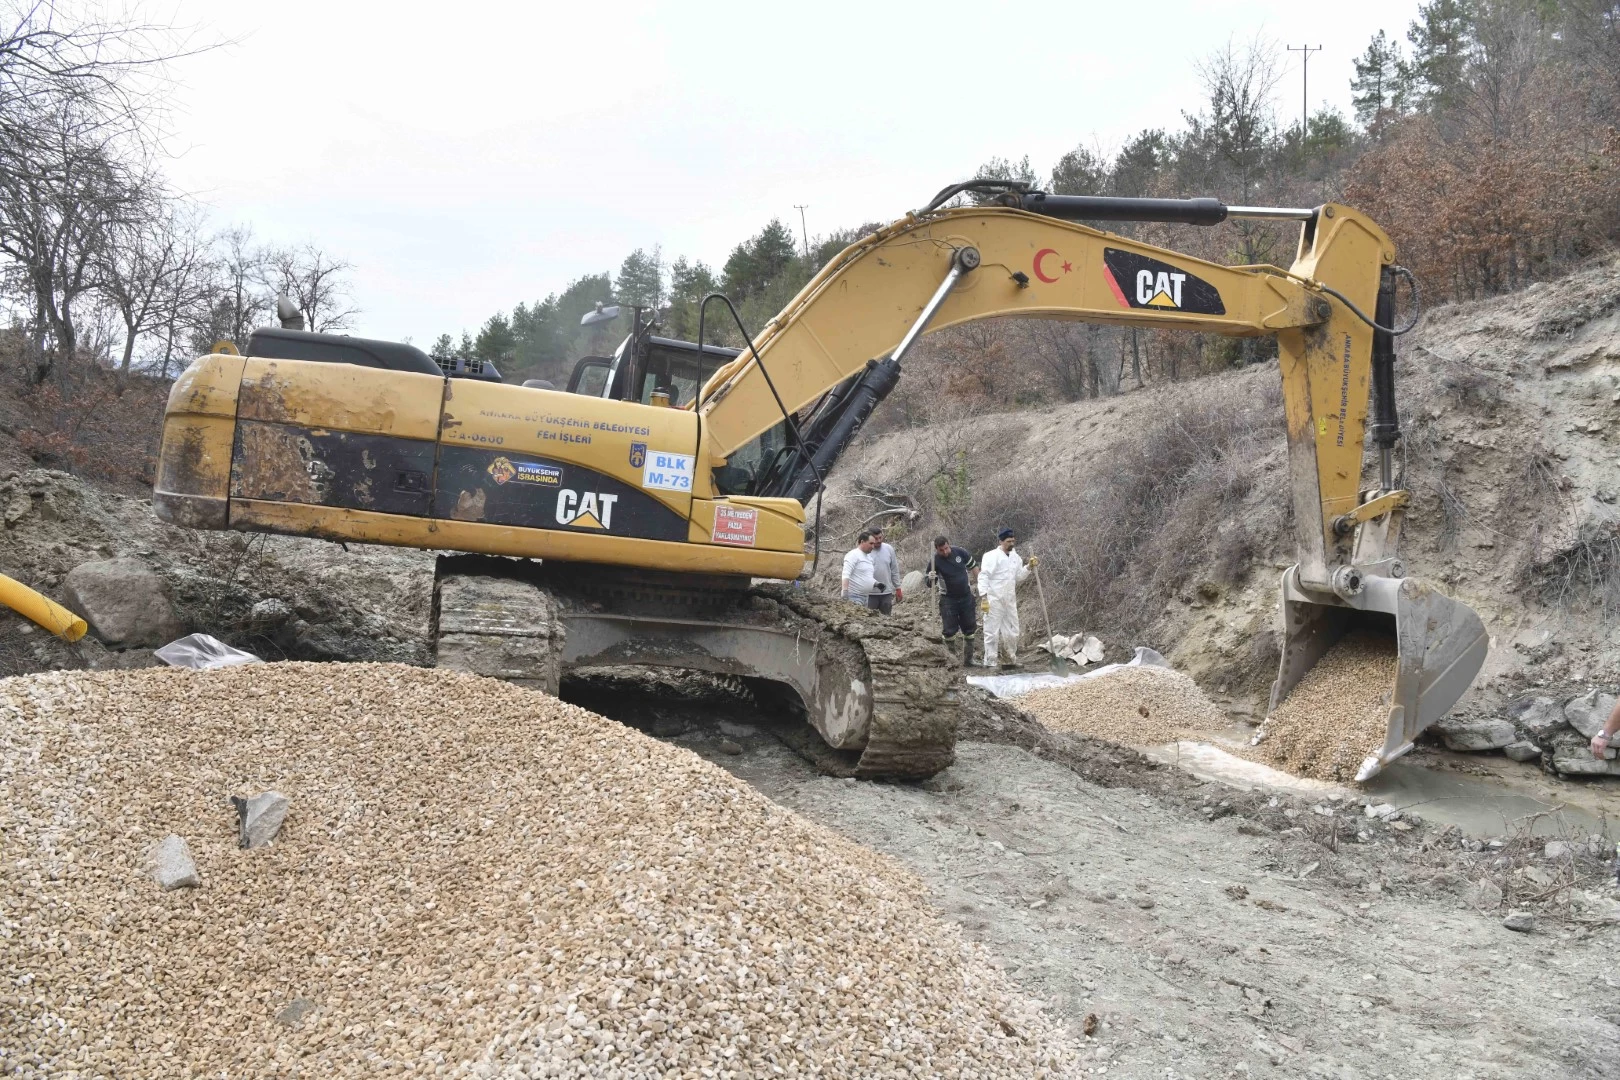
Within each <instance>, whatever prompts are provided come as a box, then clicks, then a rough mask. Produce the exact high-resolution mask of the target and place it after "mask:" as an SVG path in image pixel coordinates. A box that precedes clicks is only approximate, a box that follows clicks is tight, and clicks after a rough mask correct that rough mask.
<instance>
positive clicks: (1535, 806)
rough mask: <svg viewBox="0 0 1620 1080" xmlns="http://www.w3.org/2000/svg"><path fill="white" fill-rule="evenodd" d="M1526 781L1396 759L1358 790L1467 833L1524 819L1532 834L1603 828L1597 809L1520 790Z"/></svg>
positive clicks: (1497, 830)
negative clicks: (1474, 774)
mask: <svg viewBox="0 0 1620 1080" xmlns="http://www.w3.org/2000/svg"><path fill="white" fill-rule="evenodd" d="M1527 786H1528V785H1523V784H1519V783H1515V782H1513V781H1512V780H1511V779H1509V778H1507V777H1503V776H1492V777H1479V776H1462V775H1459V774H1457V773H1451V772H1440V771H1437V770H1434V769H1428V768H1424V767H1423V766H1422V765H1418V764H1413V763H1411V762H1406V761H1396V762H1393V763H1391V764H1389V765H1386V766H1384V769H1383V771H1382V772H1380V773H1379V774H1378V775H1377V776H1375V777H1373V778H1372V779H1371V780H1369V781H1367V783H1366V784H1364V785H1362V791H1363V793H1365V794H1367V795H1370V796H1372V797H1374V798H1376V799H1378V800H1379V801H1380V802H1388V803H1393V804H1394V805H1395V806H1397V807H1398V808H1400V809H1402V810H1406V809H1411V810H1413V811H1414V812H1416V813H1417V814H1419V815H1421V816H1422V817H1423V819H1424V820H1425V821H1434V822H1439V823H1441V824H1445V825H1456V826H1457V827H1458V828H1460V829H1462V831H1463V832H1465V833H1467V834H1468V835H1470V836H1477V837H1486V836H1503V835H1505V834H1508V833H1512V832H1514V831H1516V830H1517V829H1519V828H1522V827H1523V826H1525V825H1527V824H1528V825H1529V826H1530V832H1531V835H1533V836H1558V835H1561V834H1563V833H1566V832H1568V831H1569V830H1571V829H1574V830H1576V831H1578V832H1580V833H1582V834H1591V833H1600V832H1604V831H1605V828H1604V822H1603V820H1602V815H1600V814H1598V813H1594V812H1592V811H1591V810H1590V809H1588V808H1586V807H1585V806H1581V805H1578V804H1576V803H1573V802H1569V801H1565V800H1561V799H1551V798H1548V797H1546V795H1545V794H1543V793H1541V792H1533V791H1529V790H1525V788H1526V787H1527ZM1538 815H1539V816H1538ZM1611 821H1612V819H1611ZM1610 827H1611V828H1612V825H1611V826H1610Z"/></svg>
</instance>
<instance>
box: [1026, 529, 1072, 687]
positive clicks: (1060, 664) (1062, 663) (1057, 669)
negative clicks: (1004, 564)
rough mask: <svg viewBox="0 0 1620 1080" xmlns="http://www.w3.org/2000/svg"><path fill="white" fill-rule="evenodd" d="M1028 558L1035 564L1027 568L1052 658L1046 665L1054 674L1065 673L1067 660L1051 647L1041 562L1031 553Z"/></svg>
mask: <svg viewBox="0 0 1620 1080" xmlns="http://www.w3.org/2000/svg"><path fill="white" fill-rule="evenodd" d="M1030 560H1031V561H1032V562H1033V563H1034V564H1035V565H1033V566H1031V567H1030V568H1029V569H1030V572H1031V573H1033V574H1034V575H1035V594H1036V595H1037V596H1039V597H1040V598H1041V617H1042V618H1043V619H1045V620H1046V652H1047V655H1048V656H1050V657H1051V658H1052V662H1051V664H1050V665H1048V666H1050V667H1051V669H1052V674H1054V675H1067V674H1068V673H1069V662H1068V661H1067V660H1065V659H1063V657H1061V656H1059V655H1058V654H1057V651H1056V650H1055V649H1053V648H1052V613H1051V612H1049V611H1047V610H1046V589H1045V588H1044V587H1043V586H1042V585H1041V563H1040V560H1039V559H1036V558H1035V557H1034V556H1033V555H1031V556H1030Z"/></svg>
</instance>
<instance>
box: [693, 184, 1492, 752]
mask: <svg viewBox="0 0 1620 1080" xmlns="http://www.w3.org/2000/svg"><path fill="white" fill-rule="evenodd" d="M1246 212H1247V213H1248V214H1249V215H1250V216H1268V217H1292V218H1299V219H1300V221H1301V225H1300V238H1299V246H1298V250H1297V253H1296V256H1295V259H1294V263H1293V265H1292V266H1291V267H1290V268H1289V269H1288V270H1286V271H1284V270H1281V269H1279V268H1276V267H1271V266H1242V267H1228V266H1221V265H1217V264H1214V263H1209V262H1205V261H1203V260H1200V259H1194V258H1190V257H1188V256H1185V255H1180V254H1177V253H1175V252H1171V251H1166V250H1163V249H1160V248H1156V247H1153V246H1151V245H1148V244H1143V243H1139V242H1136V241H1132V240H1128V239H1124V238H1121V237H1118V236H1114V235H1111V234H1108V233H1105V232H1101V231H1099V230H1097V229H1094V228H1090V227H1087V226H1086V225H1083V224H1079V223H1078V222H1075V221H1069V220H1064V218H1065V217H1075V218H1082V219H1092V220H1095V219H1096V218H1098V217H1102V216H1113V217H1119V218H1130V219H1134V220H1144V219H1149V220H1174V221H1181V222H1185V223H1193V224H1208V223H1213V222H1214V221H1216V220H1220V219H1222V218H1224V217H1225V216H1226V215H1227V213H1228V208H1226V207H1222V206H1221V205H1220V204H1219V203H1216V202H1215V201H1214V200H1122V199H1093V198H1084V197H1075V198H1063V197H1054V196H1047V195H1042V194H1034V193H1025V192H1011V193H1008V194H1006V195H1004V196H1003V197H1002V204H997V205H991V206H983V207H966V208H959V209H951V210H934V211H931V212H925V213H920V214H913V215H910V216H908V217H906V218H904V219H902V220H900V221H897V222H895V223H894V224H892V225H889V226H887V227H886V228H884V229H881V230H879V231H878V232H875V233H873V234H871V235H869V236H867V237H864V238H863V239H861V240H859V241H857V242H856V243H855V244H852V245H851V246H850V247H849V248H847V249H846V250H845V251H843V252H842V253H840V254H839V255H838V257H837V258H835V259H834V260H833V261H832V262H831V263H829V264H828V265H827V267H826V268H825V269H823V270H822V271H821V273H819V274H818V275H817V276H816V277H815V278H814V279H813V280H812V281H811V282H810V283H809V284H807V285H806V286H805V287H804V289H803V290H802V291H801V292H800V293H799V294H798V295H797V296H796V297H795V298H794V299H793V301H792V302H791V303H790V304H788V306H787V307H786V308H785V309H784V310H783V311H782V312H781V314H779V315H778V316H777V317H776V318H774V319H773V320H772V321H771V322H770V323H769V324H767V325H766V326H765V327H764V328H763V329H762V330H761V332H760V333H759V335H758V336H757V338H756V339H755V342H754V347H753V349H752V350H751V351H745V352H744V353H742V354H741V355H740V356H738V357H737V358H736V359H735V360H734V361H732V362H731V363H730V364H728V365H727V366H726V367H724V368H722V369H721V370H719V371H717V372H716V373H715V375H714V376H713V378H712V379H711V380H710V381H709V384H708V385H707V386H706V387H705V388H704V392H703V394H702V396H701V398H700V402H701V404H700V409H701V411H702V414H703V417H704V430H705V437H706V449H707V452H708V453H707V456H708V461H709V462H710V464H711V465H715V466H722V467H723V466H724V465H725V464H726V461H727V458H728V455H730V454H733V453H735V452H736V451H737V450H738V449H739V448H741V447H743V446H744V445H745V444H747V443H748V441H749V440H751V439H754V438H757V437H758V436H759V435H760V434H761V432H763V431H765V430H766V429H767V428H769V427H771V426H773V425H775V424H776V423H778V422H785V414H786V413H790V412H793V411H795V410H798V409H802V408H804V407H805V406H806V405H808V404H810V403H811V402H813V401H815V400H816V399H817V398H818V397H819V396H820V395H822V394H823V393H824V392H825V391H826V390H827V388H828V387H833V386H838V385H840V383H842V382H843V381H845V380H859V379H860V378H861V375H860V373H861V371H862V369H863V368H866V369H867V370H868V371H872V372H874V373H878V374H883V375H884V376H885V377H884V378H883V380H882V383H883V385H884V386H892V385H893V383H894V382H895V381H897V378H898V365H899V361H900V359H901V358H902V356H903V355H904V353H905V351H906V350H907V349H908V348H909V347H910V345H911V344H912V343H913V342H914V341H915V340H916V339H917V338H918V337H919V336H920V335H921V334H922V333H924V332H926V331H929V330H937V329H941V328H944V327H947V326H952V325H957V324H960V323H965V322H971V321H974V320H978V319H990V318H1003V317H1019V318H1049V319H1063V320H1071V321H1081V322H1093V323H1108V324H1115V325H1121V326H1134V327H1160V328H1166V329H1179V330H1188V331H1197V332H1202V333H1213V334H1223V335H1228V336H1239V337H1243V336H1256V335H1264V334H1270V335H1274V336H1275V338H1276V340H1277V349H1278V356H1279V368H1280V373H1281V377H1282V384H1283V399H1284V412H1285V418H1286V422H1287V432H1288V461H1289V484H1290V496H1291V500H1292V503H1293V520H1294V523H1295V530H1296V549H1297V555H1298V562H1297V563H1296V564H1295V566H1293V567H1292V568H1290V569H1289V570H1288V571H1287V573H1286V574H1285V575H1284V579H1283V587H1282V593H1283V597H1282V598H1283V611H1284V622H1285V642H1284V647H1283V656H1282V662H1281V665H1280V669H1279V673H1278V678H1277V680H1276V682H1275V684H1274V685H1273V689H1272V701H1271V705H1272V709H1273V710H1275V708H1276V707H1277V706H1278V705H1279V704H1280V703H1281V702H1282V701H1283V700H1284V699H1286V698H1287V696H1288V695H1289V693H1291V692H1292V690H1293V689H1294V688H1295V687H1296V686H1297V685H1298V684H1299V682H1300V680H1301V679H1303V678H1304V676H1305V674H1306V673H1307V672H1309V671H1310V670H1311V668H1313V667H1314V666H1315V665H1316V663H1317V662H1318V661H1319V660H1320V659H1321V658H1322V657H1323V656H1324V655H1325V654H1326V652H1327V651H1328V650H1329V649H1330V648H1331V647H1332V646H1333V645H1334V644H1335V643H1336V642H1337V641H1338V640H1339V639H1341V638H1342V637H1343V636H1344V635H1345V634H1346V633H1348V632H1349V631H1350V630H1351V629H1353V628H1356V627H1359V626H1362V625H1365V624H1368V623H1374V624H1376V626H1377V629H1378V630H1379V631H1381V632H1383V633H1384V634H1385V635H1386V636H1388V637H1391V638H1393V639H1394V641H1395V642H1396V644H1397V648H1398V652H1399V668H1398V672H1399V673H1398V676H1397V679H1396V682H1395V685H1394V686H1393V687H1392V688H1391V691H1390V694H1389V702H1388V704H1389V709H1390V712H1389V717H1388V722H1387V725H1386V739H1385V742H1384V743H1383V745H1381V746H1379V747H1376V748H1374V749H1373V751H1372V752H1371V753H1370V754H1369V755H1368V756H1367V758H1366V760H1365V761H1364V762H1363V763H1362V765H1361V767H1360V768H1359V770H1358V779H1366V778H1368V777H1370V776H1371V775H1373V774H1374V773H1376V772H1377V771H1378V770H1379V769H1381V768H1382V767H1383V766H1384V765H1385V764H1387V763H1388V762H1389V761H1391V760H1393V759H1394V758H1396V757H1398V756H1400V755H1401V754H1403V753H1405V752H1406V751H1407V750H1409V749H1411V747H1412V745H1413V740H1414V739H1415V738H1416V736H1417V734H1418V733H1419V732H1421V731H1422V730H1423V729H1424V728H1426V727H1428V726H1429V725H1430V724H1432V723H1433V722H1434V721H1435V720H1437V719H1439V718H1440V717H1441V716H1442V715H1444V714H1445V713H1446V712H1447V711H1448V710H1449V709H1450V708H1451V706H1452V705H1453V704H1455V703H1456V701H1457V699H1458V698H1460V697H1461V696H1462V694H1463V693H1464V692H1465V691H1466V690H1467V688H1468V686H1469V685H1470V684H1471V682H1472V681H1473V678H1474V676H1475V675H1476V674H1477V673H1478V671H1479V669H1480V668H1481V666H1482V665H1483V663H1484V659H1485V653H1486V650H1487V644H1488V642H1487V637H1486V634H1485V631H1484V627H1483V625H1482V624H1481V622H1480V620H1479V617H1478V616H1477V615H1476V614H1475V613H1474V612H1473V611H1472V610H1471V609H1469V608H1468V607H1466V606H1464V605H1461V604H1458V603H1456V602H1454V601H1452V600H1450V599H1448V598H1446V597H1444V596H1441V595H1440V594H1439V593H1436V592H1435V591H1433V590H1432V589H1430V588H1428V587H1426V586H1424V585H1423V584H1421V583H1420V582H1417V581H1414V580H1410V579H1407V578H1406V576H1405V567H1404V564H1403V563H1402V562H1401V560H1400V559H1399V558H1398V557H1397V550H1396V544H1397V541H1398V539H1399V534H1400V519H1401V514H1402V512H1403V511H1404V508H1405V507H1406V506H1407V505H1408V504H1409V502H1410V495H1409V493H1407V492H1405V491H1400V490H1395V489H1394V486H1393V480H1392V477H1391V470H1390V447H1391V446H1392V445H1393V443H1394V442H1395V440H1396V439H1397V438H1398V435H1399V427H1398V420H1397V416H1396V411H1395V404H1394V359H1395V358H1394V347H1393V338H1392V330H1393V327H1392V326H1391V324H1392V322H1393V320H1394V315H1395V312H1394V302H1393V289H1394V272H1395V271H1394V262H1395V249H1394V245H1393V244H1392V243H1391V242H1390V240H1389V238H1388V236H1387V235H1385V233H1384V232H1383V231H1382V230H1381V229H1380V228H1378V226H1377V225H1375V224H1374V223H1373V222H1372V221H1370V220H1369V219H1368V218H1367V217H1365V216H1364V215H1362V214H1360V213H1357V212H1356V211H1355V210H1353V209H1351V208H1349V207H1346V206H1340V205H1335V204H1328V205H1324V206H1320V207H1317V208H1316V209H1315V210H1312V211H1289V210H1262V209H1252V210H1248V211H1246ZM1368 312H1373V313H1374V314H1373V315H1372V316H1371V317H1369V316H1368V315H1367V313H1368ZM868 358H877V359H875V360H871V361H869V360H868ZM885 368H888V369H891V370H889V371H887V372H885V371H884V369H885ZM767 375H768V376H769V378H767ZM1374 388H1376V390H1377V393H1376V394H1374V393H1371V391H1372V390H1374ZM870 404H875V402H872V403H870ZM1373 405H1376V408H1377V417H1376V422H1373V423H1371V424H1370V423H1369V411H1370V407H1371V406H1373ZM867 411H870V406H868V407H867ZM811 419H812V420H814V416H813V415H812V417H811ZM859 419H864V417H859V418H857V420H856V422H855V423H853V424H846V425H845V426H844V428H843V430H842V431H841V432H840V433H839V437H838V438H837V439H836V440H833V441H832V443H831V444H830V445H821V446H806V447H805V448H804V451H803V454H804V456H810V455H812V454H814V455H815V456H816V457H817V458H819V461H818V463H817V465H816V467H815V469H814V472H815V476H816V478H817V480H816V482H819V477H820V475H821V474H822V473H824V472H825V469H826V467H827V466H829V465H830V464H831V462H832V461H833V460H836V457H837V455H838V453H839V452H841V450H842V449H843V447H844V446H845V445H847V443H848V441H849V440H850V439H852V438H853V436H854V434H855V432H856V431H857V430H858V428H859ZM1369 433H1371V434H1372V435H1373V437H1374V441H1375V442H1376V443H1377V446H1378V449H1379V451H1380V454H1379V457H1380V469H1379V480H1378V483H1377V485H1376V486H1373V487H1371V488H1366V487H1364V486H1363V483H1362V475H1363V459H1364V452H1365V448H1366V443H1367V441H1368V436H1369ZM800 473H801V477H803V474H804V470H800ZM813 487H814V483H813V482H810V481H809V480H808V479H807V478H804V479H801V481H800V483H799V484H798V485H797V486H796V487H793V488H790V489H789V490H790V491H791V492H793V493H795V494H799V495H800V496H801V497H802V496H803V495H804V494H805V493H806V492H808V491H810V490H812V489H813Z"/></svg>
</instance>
